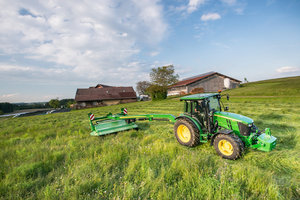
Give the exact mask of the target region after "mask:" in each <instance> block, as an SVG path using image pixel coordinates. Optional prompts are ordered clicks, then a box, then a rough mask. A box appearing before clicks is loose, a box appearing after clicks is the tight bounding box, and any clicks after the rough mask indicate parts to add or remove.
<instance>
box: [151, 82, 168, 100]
mask: <svg viewBox="0 0 300 200" xmlns="http://www.w3.org/2000/svg"><path fill="white" fill-rule="evenodd" d="M147 92H148V93H149V94H150V96H151V99H152V100H153V101H155V100H162V99H166V98H167V87H164V86H159V85H151V86H150V87H149V88H148V89H147Z"/></svg>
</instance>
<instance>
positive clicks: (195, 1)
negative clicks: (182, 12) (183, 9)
mask: <svg viewBox="0 0 300 200" xmlns="http://www.w3.org/2000/svg"><path fill="white" fill-rule="evenodd" d="M204 3H205V0H190V1H189V4H188V6H187V12H188V13H192V12H194V11H196V10H197V9H198V8H199V6H200V5H202V4H204Z"/></svg>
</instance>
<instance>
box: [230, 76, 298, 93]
mask: <svg viewBox="0 0 300 200" xmlns="http://www.w3.org/2000/svg"><path fill="white" fill-rule="evenodd" d="M226 93H228V94H230V95H232V96H300V76H295V77H287V78H278V79H270V80H264V81H257V82H251V83H244V84H241V85H240V87H239V88H236V89H232V90H227V91H226Z"/></svg>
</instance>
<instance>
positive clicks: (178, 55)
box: [0, 0, 300, 102]
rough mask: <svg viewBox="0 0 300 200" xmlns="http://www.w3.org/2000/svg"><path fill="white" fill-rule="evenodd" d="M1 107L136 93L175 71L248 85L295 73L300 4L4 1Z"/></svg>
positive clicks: (294, 0)
mask: <svg viewBox="0 0 300 200" xmlns="http://www.w3.org/2000/svg"><path fill="white" fill-rule="evenodd" d="M0 7H1V10H0V27H1V29H0V85H1V87H0V102H7V101H8V102H34V101H49V100H50V99H51V98H57V97H58V98H59V99H63V98H74V97H75V92H76V89H77V88H86V87H89V86H93V85H96V84H98V83H103V84H108V85H116V86H134V87H135V83H136V82H138V81H142V80H149V72H150V70H151V68H153V67H158V66H163V65H167V64H173V65H174V66H175V69H176V72H177V73H178V74H179V76H180V78H186V77H189V76H194V75H197V74H201V73H205V72H208V71H217V72H220V73H223V74H226V75H229V76H232V77H234V78H236V79H240V80H243V79H244V78H245V77H246V78H247V79H248V80H249V81H257V80H263V79H271V78H278V77H286V76H296V75H300V1H299V0H282V1H279V0H256V1H255V0H252V1H245V0H215V1H213V0H173V1H171V0H167V1H159V0H127V1H125V0H110V1H106V0H103V1H93V0H85V1H59V0H53V1H43V0H40V1H30V0H27V1H21V0H20V1H18V0H13V1H5V0H0Z"/></svg>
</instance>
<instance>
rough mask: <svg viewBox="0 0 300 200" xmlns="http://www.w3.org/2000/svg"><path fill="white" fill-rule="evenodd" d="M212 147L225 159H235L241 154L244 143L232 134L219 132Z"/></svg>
mask: <svg viewBox="0 0 300 200" xmlns="http://www.w3.org/2000/svg"><path fill="white" fill-rule="evenodd" d="M214 147H215V149H216V151H217V153H218V154H219V155H220V156H221V157H222V158H225V159H229V160H236V159H238V158H239V157H241V156H242V154H243V151H244V148H245V146H244V143H243V142H242V140H241V139H240V138H239V137H238V136H236V135H234V134H229V135H227V134H219V135H217V137H216V138H215V139H214Z"/></svg>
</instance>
